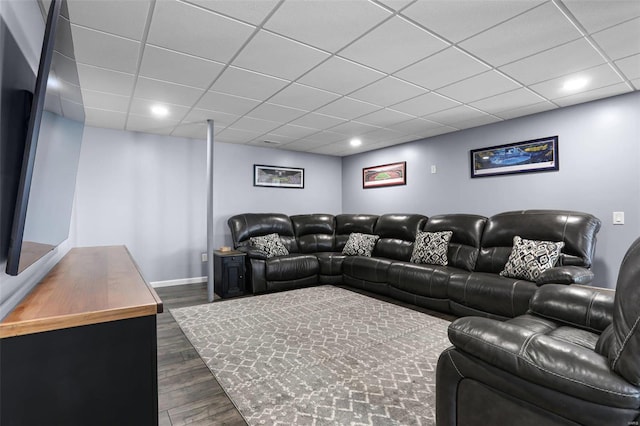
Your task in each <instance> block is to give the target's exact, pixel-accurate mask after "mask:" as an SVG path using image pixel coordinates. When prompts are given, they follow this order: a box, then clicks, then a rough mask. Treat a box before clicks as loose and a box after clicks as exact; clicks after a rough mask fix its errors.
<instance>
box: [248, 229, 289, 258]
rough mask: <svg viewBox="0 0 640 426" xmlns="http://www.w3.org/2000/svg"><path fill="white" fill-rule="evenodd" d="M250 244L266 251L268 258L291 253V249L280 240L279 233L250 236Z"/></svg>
mask: <svg viewBox="0 0 640 426" xmlns="http://www.w3.org/2000/svg"><path fill="white" fill-rule="evenodd" d="M249 244H250V245H251V246H252V247H255V248H257V249H258V250H262V251H263V252H265V253H266V256H267V258H270V257H275V256H285V255H287V254H289V250H287V248H286V247H285V246H284V244H282V241H280V236H279V235H278V234H269V235H264V236H262V237H251V238H249Z"/></svg>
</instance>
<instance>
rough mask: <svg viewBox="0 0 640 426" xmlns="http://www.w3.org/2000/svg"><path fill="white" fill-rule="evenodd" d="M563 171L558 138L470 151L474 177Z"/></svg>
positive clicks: (553, 137)
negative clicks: (561, 169)
mask: <svg viewBox="0 0 640 426" xmlns="http://www.w3.org/2000/svg"><path fill="white" fill-rule="evenodd" d="M556 170H560V163H559V159H558V136H550V137H548V138H541V139H533V140H530V141H524V142H516V143H510V144H507V145H497V146H491V147H488V148H481V149H472V150H471V177H472V178H476V177H485V176H496V175H506V174H512V173H531V172H546V171H556Z"/></svg>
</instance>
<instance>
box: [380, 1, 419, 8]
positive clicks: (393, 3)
mask: <svg viewBox="0 0 640 426" xmlns="http://www.w3.org/2000/svg"><path fill="white" fill-rule="evenodd" d="M414 1H415V0H380V3H382V4H384V5H385V6H387V7H390V8H391V9H393V10H402V9H404V8H405V7H407V5H408V4H410V3H413V2H414Z"/></svg>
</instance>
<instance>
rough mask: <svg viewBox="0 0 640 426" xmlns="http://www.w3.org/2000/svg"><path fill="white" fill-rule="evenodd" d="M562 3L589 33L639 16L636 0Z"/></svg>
mask: <svg viewBox="0 0 640 426" xmlns="http://www.w3.org/2000/svg"><path fill="white" fill-rule="evenodd" d="M562 3H564V4H565V5H566V6H567V8H568V9H569V11H571V13H572V14H573V16H575V17H576V18H577V19H578V21H579V22H580V24H582V26H583V27H584V28H585V29H586V30H587V31H589V33H594V32H596V31H600V30H603V29H605V28H609V27H611V26H613V25H616V24H619V23H621V22H624V21H626V20H628V19H630V18H635V17H637V16H640V2H638V1H637V0H614V1H601V0H589V1H585V0H562Z"/></svg>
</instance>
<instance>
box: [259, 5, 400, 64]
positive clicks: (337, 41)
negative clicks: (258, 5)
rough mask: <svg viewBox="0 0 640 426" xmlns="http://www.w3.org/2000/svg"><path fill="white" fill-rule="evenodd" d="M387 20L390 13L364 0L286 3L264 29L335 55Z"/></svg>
mask: <svg viewBox="0 0 640 426" xmlns="http://www.w3.org/2000/svg"><path fill="white" fill-rule="evenodd" d="M389 16H391V13H390V12H388V11H386V10H384V9H383V8H382V7H380V6H377V5H375V4H374V3H372V2H369V1H364V0H343V1H287V2H284V3H283V4H282V5H281V6H280V7H279V8H278V10H277V11H276V12H275V13H274V14H273V16H271V18H269V20H268V21H267V22H266V24H265V25H264V27H265V28H266V29H268V30H272V31H274V32H277V33H279V34H282V35H284V36H286V37H290V38H292V39H294V40H299V41H301V42H303V43H308V44H310V45H312V46H315V47H319V48H320V49H324V50H327V51H329V52H335V51H337V50H338V49H340V48H342V47H344V46H345V45H347V44H348V43H350V42H351V41H352V40H353V39H355V38H356V37H358V36H360V35H362V34H364V33H365V32H366V31H367V30H369V29H370V28H372V27H374V26H375V25H376V24H378V23H380V22H382V21H383V20H384V19H386V18H388V17H389ZM338 17H339V19H337V18H338ZM345 23H348V24H345Z"/></svg>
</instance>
